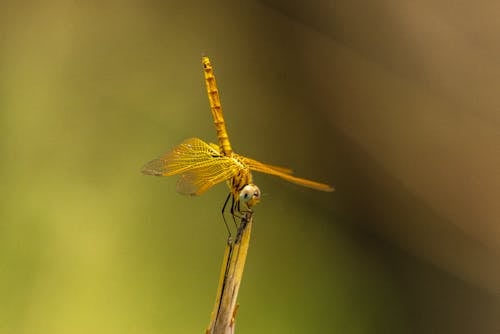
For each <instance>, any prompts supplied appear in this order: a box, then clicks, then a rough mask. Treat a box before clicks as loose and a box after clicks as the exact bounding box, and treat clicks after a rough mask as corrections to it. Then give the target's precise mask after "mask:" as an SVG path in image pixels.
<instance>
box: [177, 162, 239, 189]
mask: <svg viewBox="0 0 500 334" xmlns="http://www.w3.org/2000/svg"><path fill="white" fill-rule="evenodd" d="M237 173H238V166H237V165H236V164H235V162H234V160H232V159H231V158H228V157H221V158H213V160H212V161H211V163H209V164H206V165H204V166H203V167H200V168H196V169H192V170H189V171H187V172H185V173H183V174H182V175H181V178H180V179H179V181H178V182H177V192H179V193H181V194H183V195H193V196H194V195H201V194H202V193H204V192H205V191H207V190H208V189H210V188H211V187H212V186H214V185H216V184H217V183H221V182H223V181H226V180H229V179H230V178H232V177H234V176H235V175H236V174H237Z"/></svg>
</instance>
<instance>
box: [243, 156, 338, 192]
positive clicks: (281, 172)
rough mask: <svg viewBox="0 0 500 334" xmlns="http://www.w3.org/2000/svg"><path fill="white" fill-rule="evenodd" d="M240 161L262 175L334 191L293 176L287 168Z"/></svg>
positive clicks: (321, 184) (255, 161)
mask: <svg viewBox="0 0 500 334" xmlns="http://www.w3.org/2000/svg"><path fill="white" fill-rule="evenodd" d="M240 159H241V160H242V161H243V162H244V163H245V164H246V165H247V166H248V168H250V169H251V170H254V171H257V172H261V173H266V174H270V175H275V176H278V177H280V178H282V179H284V180H287V181H289V182H292V183H295V184H298V185H301V186H304V187H308V188H312V189H316V190H321V191H333V190H334V189H333V187H331V186H329V185H328V184H324V183H320V182H316V181H311V180H307V179H303V178H300V177H296V176H293V175H291V173H292V171H291V170H290V169H287V168H283V167H278V168H276V166H273V165H267V164H265V163H262V162H259V161H257V160H253V159H250V158H247V157H240Z"/></svg>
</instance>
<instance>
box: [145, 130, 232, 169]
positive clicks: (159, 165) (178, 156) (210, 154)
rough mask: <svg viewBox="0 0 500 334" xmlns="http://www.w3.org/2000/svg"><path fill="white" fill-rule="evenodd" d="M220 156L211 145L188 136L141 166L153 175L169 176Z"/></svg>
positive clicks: (194, 167) (197, 166)
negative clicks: (171, 148) (169, 149)
mask: <svg viewBox="0 0 500 334" xmlns="http://www.w3.org/2000/svg"><path fill="white" fill-rule="evenodd" d="M218 157H222V155H221V154H220V152H219V151H218V150H217V149H216V148H215V147H213V146H211V145H209V144H207V143H205V142H204V141H202V140H201V139H198V138H189V139H186V140H184V141H183V142H182V143H181V144H179V145H178V146H176V147H175V148H174V149H173V150H172V151H170V152H168V153H166V154H164V155H162V156H161V157H159V158H157V159H154V160H151V161H150V162H148V163H147V164H146V165H144V167H143V168H142V173H144V174H147V175H155V176H170V175H175V174H181V173H184V172H186V171H188V170H191V169H196V168H199V167H200V166H202V165H203V164H206V163H207V161H208V162H209V161H212V159H214V158H218Z"/></svg>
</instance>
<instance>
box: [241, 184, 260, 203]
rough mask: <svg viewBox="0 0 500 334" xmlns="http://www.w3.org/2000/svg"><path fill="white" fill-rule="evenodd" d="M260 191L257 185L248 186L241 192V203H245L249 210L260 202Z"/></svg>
mask: <svg viewBox="0 0 500 334" xmlns="http://www.w3.org/2000/svg"><path fill="white" fill-rule="evenodd" d="M260 196H261V194H260V189H259V187H257V186H256V185H255V184H247V185H246V186H244V187H243V189H241V191H240V201H241V202H243V203H245V204H246V205H247V206H248V208H251V207H252V206H254V205H255V204H257V203H259V202H260Z"/></svg>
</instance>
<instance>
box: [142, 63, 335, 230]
mask: <svg viewBox="0 0 500 334" xmlns="http://www.w3.org/2000/svg"><path fill="white" fill-rule="evenodd" d="M202 64H203V70H204V74H205V83H206V87H207V94H208V101H209V103H210V109H211V111H212V116H213V118H214V123H215V128H216V130H217V138H218V140H219V144H218V145H217V144H213V143H206V142H204V141H203V140H201V139H198V138H189V139H186V140H184V141H183V142H182V143H181V144H179V145H178V146H177V147H175V148H174V149H173V150H172V151H170V152H168V153H166V154H164V155H162V156H160V157H159V158H157V159H154V160H152V161H150V162H148V163H147V164H146V165H145V166H144V167H143V168H142V173H144V174H147V175H155V176H171V175H177V174H180V179H179V181H178V182H177V191H178V192H179V193H181V194H184V195H200V194H202V193H204V192H205V191H207V190H208V189H210V188H211V187H212V186H214V185H216V184H218V183H221V182H223V181H227V184H228V186H229V189H230V193H229V194H228V197H227V198H226V201H225V202H224V206H223V208H222V213H223V214H224V211H225V208H226V205H227V203H228V201H229V199H230V198H231V201H232V203H231V214H232V215H233V217H234V216H235V213H241V212H243V211H242V209H241V207H240V203H243V204H245V206H246V208H245V209H246V210H247V211H251V207H252V206H253V205H255V204H257V203H258V202H259V201H260V197H261V193H260V190H259V188H258V187H257V186H256V185H255V184H253V180H252V173H251V171H256V172H261V173H266V174H271V175H275V176H278V177H280V178H282V179H284V180H287V181H290V182H293V183H296V184H298V185H301V186H305V187H309V188H312V189H316V190H321V191H333V190H334V189H333V187H331V186H329V185H327V184H324V183H319V182H315V181H311V180H307V179H303V178H299V177H296V176H293V175H292V170H291V169H288V168H284V167H278V166H273V165H268V164H264V163H262V162H259V161H257V160H254V159H250V158H248V157H245V156H242V155H239V154H236V153H234V152H233V149H232V148H231V144H230V142H229V137H228V134H227V131H226V125H225V122H224V117H223V113H222V106H221V102H220V96H219V91H218V89H217V83H216V81H215V75H214V71H213V67H212V65H211V63H210V60H209V58H208V57H206V56H204V57H203V58H202ZM226 226H227V224H226ZM228 230H229V229H228Z"/></svg>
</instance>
